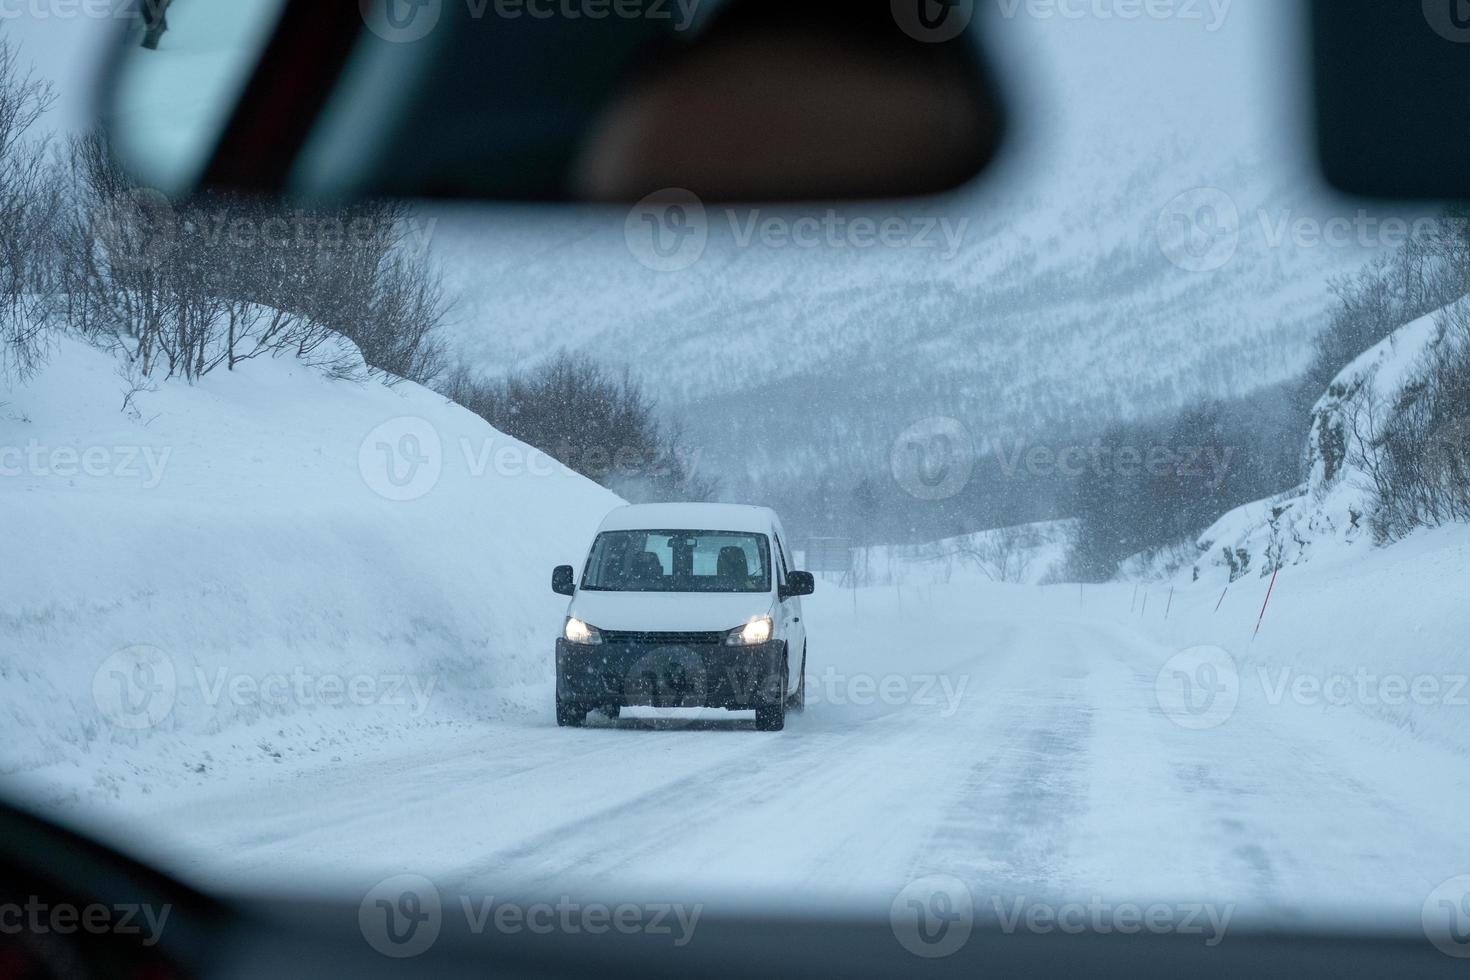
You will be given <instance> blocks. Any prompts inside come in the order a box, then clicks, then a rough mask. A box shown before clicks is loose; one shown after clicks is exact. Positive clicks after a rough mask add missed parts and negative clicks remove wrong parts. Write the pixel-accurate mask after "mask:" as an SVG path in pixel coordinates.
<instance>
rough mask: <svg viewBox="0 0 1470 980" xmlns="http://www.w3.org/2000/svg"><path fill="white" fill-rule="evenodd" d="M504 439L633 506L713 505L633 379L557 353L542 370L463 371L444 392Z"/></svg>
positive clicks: (711, 487) (673, 430)
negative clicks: (490, 375)
mask: <svg viewBox="0 0 1470 980" xmlns="http://www.w3.org/2000/svg"><path fill="white" fill-rule="evenodd" d="M439 390H440V391H441V393H443V394H444V395H445V396H446V397H448V398H449V399H450V400H452V401H455V402H457V403H458V404H460V405H462V406H464V407H465V408H467V409H469V410H470V411H472V412H474V413H475V414H477V415H479V416H480V417H481V418H483V419H485V420H486V421H487V422H489V423H490V424H491V425H493V426H495V428H497V429H499V430H500V431H502V432H504V433H506V434H507V435H510V436H513V437H515V438H516V439H519V440H521V441H522V442H524V443H526V444H527V445H530V446H534V447H536V448H537V449H540V450H541V451H543V452H545V453H547V454H548V455H550V456H551V457H552V458H554V459H556V460H558V461H559V462H561V463H562V464H563V465H565V466H567V467H568V468H570V469H572V470H574V471H576V472H578V473H580V474H582V475H583V476H585V477H587V478H588V479H591V480H593V481H595V482H597V483H601V484H602V485H603V486H606V487H608V488H610V489H612V490H615V491H617V492H618V493H620V494H622V495H623V496H624V497H626V498H628V499H629V500H635V501H644V502H651V501H667V500H709V499H712V498H713V497H714V495H715V493H716V491H717V489H718V486H717V484H716V483H715V482H714V481H713V480H710V479H708V478H705V477H702V476H701V475H700V474H699V465H698V452H697V450H696V449H695V448H694V447H691V446H690V445H688V444H687V443H686V441H685V440H684V437H683V433H682V430H681V429H680V428H679V426H678V425H677V424H671V423H667V422H664V421H662V420H661V419H660V418H659V416H658V411H657V404H656V403H655V401H654V400H653V399H652V398H651V397H650V396H649V395H648V393H647V391H646V390H645V389H644V387H643V385H642V384H641V383H640V382H639V381H638V380H637V379H636V378H634V377H633V375H632V374H631V372H629V371H627V370H624V371H622V372H619V371H617V370H615V369H613V368H609V367H606V366H604V365H602V364H600V363H598V362H597V361H595V360H593V359H592V358H591V357H588V356H587V355H583V354H569V353H567V352H564V351H563V352H560V353H558V354H556V355H554V356H552V357H551V358H550V359H548V360H547V361H545V362H544V363H543V364H541V365H539V366H538V367H536V368H534V369H532V370H530V371H525V372H520V373H517V374H514V375H512V376H510V377H509V378H506V379H503V380H487V379H484V378H480V377H477V376H475V375H474V374H473V373H472V372H470V371H468V370H466V369H465V368H463V367H461V368H458V369H456V370H455V371H453V372H451V373H450V374H449V375H448V376H447V377H446V379H445V381H444V383H443V384H442V385H441V386H440V389H439Z"/></svg>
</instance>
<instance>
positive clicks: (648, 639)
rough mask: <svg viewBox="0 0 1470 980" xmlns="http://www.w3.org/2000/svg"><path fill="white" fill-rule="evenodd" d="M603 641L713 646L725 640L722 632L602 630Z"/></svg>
mask: <svg viewBox="0 0 1470 980" xmlns="http://www.w3.org/2000/svg"><path fill="white" fill-rule="evenodd" d="M602 641H603V642H604V643H627V644H635V643H636V644H639V645H641V646H681V647H682V646H713V645H718V644H720V643H723V642H724V641H725V634H724V633H650V632H627V631H622V630H603V631H602Z"/></svg>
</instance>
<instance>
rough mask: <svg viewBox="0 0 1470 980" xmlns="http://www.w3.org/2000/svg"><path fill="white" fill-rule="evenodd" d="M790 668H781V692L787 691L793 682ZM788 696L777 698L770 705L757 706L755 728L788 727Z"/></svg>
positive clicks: (759, 729) (765, 730) (776, 728)
mask: <svg viewBox="0 0 1470 980" xmlns="http://www.w3.org/2000/svg"><path fill="white" fill-rule="evenodd" d="M789 669H790V668H788V667H782V668H781V693H782V694H783V695H784V694H785V693H786V687H787V685H788V684H790V683H791V681H790V675H789V674H788V673H787V671H788V670H789ZM786 700H787V699H786V698H785V697H781V698H777V699H776V703H775V704H773V705H770V706H768V707H757V708H756V709H755V730H756V731H758V732H779V731H781V730H782V729H783V728H785V727H786Z"/></svg>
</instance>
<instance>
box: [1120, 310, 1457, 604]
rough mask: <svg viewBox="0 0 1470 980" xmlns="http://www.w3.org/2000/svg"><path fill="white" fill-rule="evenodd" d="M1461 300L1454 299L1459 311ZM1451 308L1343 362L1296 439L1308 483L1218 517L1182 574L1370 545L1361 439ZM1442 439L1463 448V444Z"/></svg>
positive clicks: (1395, 398)
mask: <svg viewBox="0 0 1470 980" xmlns="http://www.w3.org/2000/svg"><path fill="white" fill-rule="evenodd" d="M1467 303H1470V300H1462V301H1460V303H1458V304H1456V307H1457V308H1459V309H1460V311H1461V312H1462V313H1463V309H1464V306H1465V305H1466V304H1467ZM1449 312H1451V311H1445V310H1441V311H1436V312H1435V313H1431V314H1429V315H1427V316H1424V317H1421V318H1420V319H1418V320H1415V321H1414V322H1413V323H1409V324H1407V325H1405V326H1403V327H1401V328H1400V329H1398V330H1396V331H1395V332H1394V333H1393V334H1391V335H1390V336H1388V337H1387V338H1386V339H1384V340H1383V341H1382V342H1380V343H1379V344H1377V345H1375V346H1374V347H1373V348H1371V349H1370V350H1368V351H1366V352H1364V353H1363V354H1362V355H1361V356H1359V357H1358V358H1357V359H1355V360H1354V361H1353V362H1352V363H1351V364H1349V365H1348V366H1347V367H1346V368H1344V369H1343V370H1342V372H1341V373H1340V374H1338V376H1337V377H1336V378H1335V379H1334V380H1333V382H1332V384H1331V385H1330V386H1329V387H1328V390H1327V391H1326V393H1325V394H1324V395H1323V397H1322V400H1321V401H1320V402H1318V404H1317V406H1316V408H1315V409H1314V410H1313V413H1312V416H1313V417H1312V430H1311V433H1310V435H1309V436H1308V439H1307V444H1306V447H1305V449H1304V453H1305V460H1306V464H1307V471H1308V480H1307V483H1306V484H1305V485H1303V486H1302V487H1300V488H1297V489H1296V490H1293V491H1291V492H1288V493H1285V494H1282V495H1280V496H1278V497H1275V498H1272V499H1269V500H1261V501H1257V502H1255V503H1252V504H1248V505H1246V506H1244V507H1240V508H1237V509H1236V510H1233V511H1231V512H1230V513H1228V514H1226V515H1224V516H1223V517H1221V518H1220V520H1219V521H1217V522H1216V523H1215V524H1214V525H1213V526H1212V527H1211V528H1210V529H1209V530H1207V531H1206V532H1205V533H1204V534H1203V535H1201V536H1200V539H1199V542H1198V547H1199V550H1200V558H1199V560H1198V561H1197V562H1196V563H1195V564H1194V565H1193V566H1189V565H1188V564H1187V563H1186V566H1185V568H1184V569H1183V573H1182V574H1184V575H1186V576H1188V577H1191V578H1197V579H1205V580H1207V581H1215V580H1220V581H1227V582H1228V581H1234V580H1236V579H1238V578H1242V577H1244V576H1247V575H1254V576H1267V575H1270V574H1271V572H1272V571H1273V570H1274V569H1276V568H1277V567H1279V566H1294V565H1300V564H1302V563H1304V562H1307V561H1310V560H1312V559H1313V558H1316V557H1323V558H1326V557H1331V556H1333V555H1337V554H1339V553H1342V556H1343V557H1348V556H1349V555H1359V556H1361V553H1362V552H1365V551H1368V550H1370V549H1371V548H1372V547H1373V546H1374V544H1375V543H1376V542H1375V536H1374V533H1373V529H1372V521H1373V517H1374V513H1375V509H1376V508H1377V506H1378V503H1377V501H1376V500H1375V495H1374V483H1373V480H1372V477H1371V474H1370V473H1368V472H1366V471H1365V466H1366V465H1368V463H1367V461H1368V460H1369V459H1371V458H1373V455H1374V454H1373V452H1372V451H1371V450H1370V449H1369V446H1371V444H1372V443H1373V442H1374V440H1375V439H1377V438H1378V437H1379V435H1380V433H1381V431H1382V427H1383V426H1384V424H1385V423H1386V422H1387V421H1388V419H1389V418H1390V417H1391V416H1392V414H1393V412H1394V411H1395V409H1396V406H1397V405H1398V404H1399V402H1400V399H1401V397H1402V396H1403V394H1404V392H1405V391H1406V390H1407V389H1409V388H1411V387H1412V386H1413V385H1414V384H1415V383H1416V382H1419V381H1422V380H1423V378H1422V375H1423V372H1424V371H1425V369H1426V365H1427V364H1428V363H1429V360H1428V359H1429V358H1430V356H1431V354H1432V353H1433V352H1434V350H1435V348H1436V347H1437V346H1438V345H1440V344H1441V343H1444V342H1445V341H1444V330H1443V327H1444V323H1445V317H1446V315H1447V313H1449ZM1450 435H1451V434H1450V433H1446V434H1445V436H1446V438H1448V437H1449V436H1450ZM1461 435H1463V434H1461ZM1446 448H1447V449H1451V450H1454V451H1463V445H1461V446H1457V447H1449V446H1447V447H1446ZM1138 570H1139V569H1137V568H1135V571H1138Z"/></svg>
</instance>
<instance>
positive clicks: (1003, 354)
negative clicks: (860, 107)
mask: <svg viewBox="0 0 1470 980" xmlns="http://www.w3.org/2000/svg"><path fill="white" fill-rule="evenodd" d="M981 6H984V7H986V8H987V9H990V10H991V16H992V21H991V23H990V24H989V28H990V37H991V39H992V48H993V50H994V54H995V56H996V59H997V61H998V62H999V63H1000V66H1001V69H1002V71H1001V74H1002V77H1003V78H1005V79H1008V80H1010V81H1011V93H1010V95H1011V101H1012V103H1013V104H1014V105H1016V107H1017V110H1018V111H1017V118H1018V120H1019V126H1018V128H1017V130H1016V131H1015V133H1014V134H1013V139H1012V143H1011V147H1010V151H1009V154H1008V155H1007V156H1006V158H1005V159H1004V160H1003V161H1002V163H1001V164H999V165H998V167H997V168H996V170H995V172H994V173H992V174H991V175H990V176H989V177H987V178H985V179H984V180H982V182H981V183H980V184H979V185H977V186H975V187H973V188H971V189H968V190H966V191H964V192H962V193H958V194H955V195H953V196H951V197H948V198H943V199H935V200H930V201H923V202H915V203H908V204H905V205H903V206H896V205H894V206H887V205H839V206H836V207H835V208H834V210H833V213H832V215H831V216H830V217H829V215H827V214H825V213H823V210H822V209H820V208H819V209H816V216H817V217H818V218H820V219H821V220H822V221H823V222H824V226H823V230H822V231H821V232H820V233H817V234H816V235H815V238H816V239H819V241H816V242H814V243H812V246H811V247H803V246H802V245H801V244H796V243H794V242H792V241H791V240H790V235H791V234H792V233H794V232H795V231H797V230H798V226H797V225H795V223H794V218H795V217H796V215H795V213H794V212H789V211H781V210H772V209H755V210H750V209H742V210H737V211H735V212H726V211H725V210H723V209H718V208H710V209H707V210H706V213H705V216H704V217H705V222H706V225H707V230H708V242H707V244H706V245H705V246H704V249H703V252H702V253H701V254H700V255H699V257H698V260H697V261H694V262H693V263H692V264H689V265H688V266H687V267H685V268H679V269H677V270H675V271H660V270H659V269H654V268H649V267H648V266H647V265H645V264H644V263H643V262H641V261H640V258H642V259H647V258H648V256H647V255H646V254H645V252H644V250H643V248H642V243H641V240H639V239H638V238H637V231H638V227H637V220H636V219H637V218H638V217H640V216H639V215H638V214H636V213H635V215H634V216H633V218H634V220H633V221H631V222H630V221H629V215H628V212H626V211H624V210H616V209H614V210H604V211H597V212H587V211H584V210H573V211H559V210H539V209H538V210H534V211H529V212H528V211H525V210H521V209H480V210H473V211H468V212H464V213H457V214H449V215H445V216H442V217H441V219H440V222H439V224H438V226H437V227H436V229H435V231H434V235H433V247H434V249H435V250H436V252H437V253H438V255H439V256H440V257H441V258H442V259H444V261H445V262H446V263H447V264H448V266H449V268H450V279H451V282H452V283H453V284H454V285H455V286H457V287H458V288H459V289H460V290H461V291H462V293H463V305H462V307H461V309H460V316H459V317H458V324H457V330H456V343H457V346H458V347H459V349H460V350H461V351H463V352H464V353H465V355H466V356H467V357H468V358H469V359H470V361H471V362H472V363H473V364H475V365H476V366H478V367H480V368H482V369H484V370H486V371H489V372H499V371H504V370H508V369H512V368H514V367H517V366H523V365H525V364H527V363H530V362H534V361H535V360H536V359H538V358H540V357H542V356H544V354H545V353H546V352H547V351H548V350H551V349H555V348H556V347H558V346H567V347H572V348H578V349H583V350H587V351H591V352H593V353H595V354H597V355H598V356H601V357H605V358H607V359H609V360H610V361H613V362H616V363H630V364H631V365H632V366H633V367H634V368H635V369H636V370H637V371H639V372H640V373H641V374H642V375H643V377H645V378H646V379H647V381H648V382H649V384H650V385H651V387H652V388H653V390H654V391H655V392H657V393H658V394H659V395H660V396H661V397H662V398H663V399H664V402H665V405H666V407H668V408H670V409H671V410H673V411H675V412H677V413H678V415H679V416H680V417H681V419H682V420H683V421H684V423H685V425H686V429H687V430H688V434H689V436H690V437H691V439H692V441H693V442H695V443H696V444H697V445H699V446H700V447H701V448H703V449H704V450H705V452H704V455H703V459H704V460H705V461H706V464H707V465H708V466H712V467H714V468H715V469H716V470H717V475H719V476H720V477H721V478H722V479H723V480H724V482H725V485H726V490H727V492H732V493H739V492H740V491H742V490H743V489H746V488H747V486H748V483H747V480H746V477H747V476H749V477H751V478H754V479H756V480H759V481H761V482H762V483H767V484H769V483H771V482H774V478H775V477H777V476H783V477H785V478H787V479H790V478H793V477H796V476H798V475H800V474H803V473H806V472H810V466H811V464H812V463H813V461H814V460H819V461H822V462H833V461H836V462H842V463H845V464H848V465H849V466H850V467H851V468H853V469H856V470H859V471H862V470H867V471H872V469H873V468H874V466H875V465H877V466H881V465H882V464H883V462H884V461H885V460H886V458H887V454H888V452H889V450H890V447H891V445H892V441H893V439H894V438H895V437H896V436H897V435H898V434H899V433H900V432H902V431H903V430H904V429H905V428H907V427H908V426H909V425H911V424H912V423H913V422H915V421H917V420H919V419H923V418H926V417H930V416H936V415H938V416H947V417H953V418H957V419H959V420H961V421H962V422H964V423H965V425H966V426H967V427H968V428H969V429H970V430H971V432H972V435H973V436H974V438H975V441H976V443H977V444H981V445H983V444H984V443H985V441H986V440H988V439H1002V440H1004V439H1013V438H1016V437H1019V436H1027V437H1030V438H1036V437H1037V436H1038V434H1040V433H1048V432H1053V431H1056V430H1057V429H1058V428H1066V429H1070V430H1072V431H1076V430H1078V429H1082V430H1086V429H1088V428H1089V427H1091V426H1093V425H1095V423H1096V422H1097V421H1098V420H1103V419H1109V418H1114V417H1130V416H1137V415H1140V414H1146V413H1152V412H1156V411H1163V410H1169V409H1172V408H1174V407H1177V406H1178V405H1180V404H1181V403H1183V402H1185V401H1187V400H1190V399H1193V398H1196V397H1200V396H1227V395H1238V394H1242V393H1246V392H1250V391H1253V390H1256V389H1259V388H1261V387H1264V386H1267V385H1271V384H1274V383H1277V382H1280V381H1283V380H1285V379H1288V378H1290V377H1292V376H1294V375H1295V374H1296V373H1297V372H1298V371H1299V370H1300V369H1301V368H1302V367H1303V366H1304V364H1305V362H1306V359H1307V357H1308V354H1309V350H1310V343H1311V339H1312V337H1313V335H1314V333H1315V332H1316V330H1317V328H1318V327H1319V325H1320V321H1321V314H1322V312H1323V310H1324V309H1325V307H1326V305H1327V303H1328V301H1329V294H1328V289H1327V280H1328V278H1329V277H1330V276H1331V275H1333V274H1336V273H1340V272H1344V271H1347V270H1351V269H1355V268H1357V267H1358V266H1359V265H1360V264H1361V263H1362V261H1364V258H1365V256H1366V255H1367V253H1368V252H1370V251H1372V249H1373V248H1374V247H1376V246H1377V245H1379V244H1381V242H1380V237H1381V236H1380V234H1379V232H1378V228H1379V225H1378V224H1376V222H1377V221H1379V220H1381V219H1382V218H1384V217H1385V216H1386V215H1382V214H1372V213H1369V214H1365V215H1363V216H1361V217H1360V216H1359V214H1358V210H1359V208H1360V205H1358V204H1348V203H1345V202H1342V201H1340V200H1337V199H1335V198H1333V197H1331V196H1329V195H1328V194H1327V193H1326V192H1324V191H1323V190H1322V189H1321V188H1320V186H1319V185H1318V183H1317V182H1316V180H1315V178H1314V177H1313V175H1312V173H1311V168H1310V167H1309V166H1308V162H1307V160H1306V156H1305V145H1306V136H1305V133H1306V129H1305V127H1304V125H1303V123H1302V117H1303V113H1302V112H1300V111H1299V107H1298V106H1297V105H1296V103H1295V101H1294V99H1292V98H1287V97H1285V96H1284V95H1283V93H1288V92H1290V93H1296V92H1297V91H1299V83H1298V82H1297V80H1296V79H1295V77H1294V72H1293V70H1292V69H1293V67H1294V66H1293V65H1292V64H1291V62H1290V59H1291V58H1292V57H1296V58H1299V57H1300V52H1299V51H1298V50H1297V49H1296V48H1294V47H1293V45H1294V44H1295V43H1296V41H1297V38H1298V31H1297V27H1298V25H1297V24H1296V22H1295V18H1294V16H1293V12H1292V11H1291V10H1290V9H1288V8H1287V5H1282V4H1256V3H1252V4H1235V5H1233V6H1231V5H1227V6H1226V13H1225V15H1224V16H1223V17H1222V18H1220V19H1219V20H1218V21H1217V20H1216V19H1215V18H1213V17H1205V18H1204V19H1203V20H1190V19H1181V18H1175V19H1164V20H1150V19H1141V20H1130V21H1122V20H1110V19H1102V18H1098V17H1093V16H1087V17H1082V18H1078V19H1070V18H1064V17H1061V16H1056V17H1033V16H1028V15H1027V14H1026V10H1027V8H1026V7H1025V5H1021V6H1020V8H1019V11H1020V12H1019V13H1014V14H1013V15H1011V16H1007V15H1006V14H1005V13H1004V12H1003V11H1004V9H1008V8H1007V7H1006V5H999V7H991V5H981ZM862 219H867V220H870V221H872V222H873V223H874V225H876V226H879V227H881V226H882V223H883V222H885V221H889V220H891V219H898V224H896V225H894V226H893V227H895V228H896V229H898V230H899V233H898V234H897V236H896V238H895V239H894V241H896V242H899V243H900V244H897V245H894V246H891V247H890V246H884V245H881V244H876V245H875V244H872V243H871V242H869V244H867V245H861V244H859V242H860V241H861V240H862V239H861V236H859V235H858V234H856V233H855V232H854V231H853V228H854V225H852V224H851V222H854V221H859V220H862ZM1334 219H1336V224H1330V222H1332V221H1334ZM1344 222H1346V224H1344ZM829 225H830V227H832V228H834V229H836V230H835V231H832V232H831V233H830V234H829V233H828V231H827V227H828V226H829ZM767 228H769V229H771V233H770V234H769V235H768V234H766V231H765V229H767ZM1323 235H1325V236H1326V238H1324V237H1322V236H1323ZM649 264H650V265H654V264H657V263H649ZM681 264H682V263H681ZM778 429H779V431H780V432H781V433H782V435H783V438H782V439H780V440H774V439H771V438H770V436H771V434H772V433H773V431H776V430H778Z"/></svg>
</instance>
